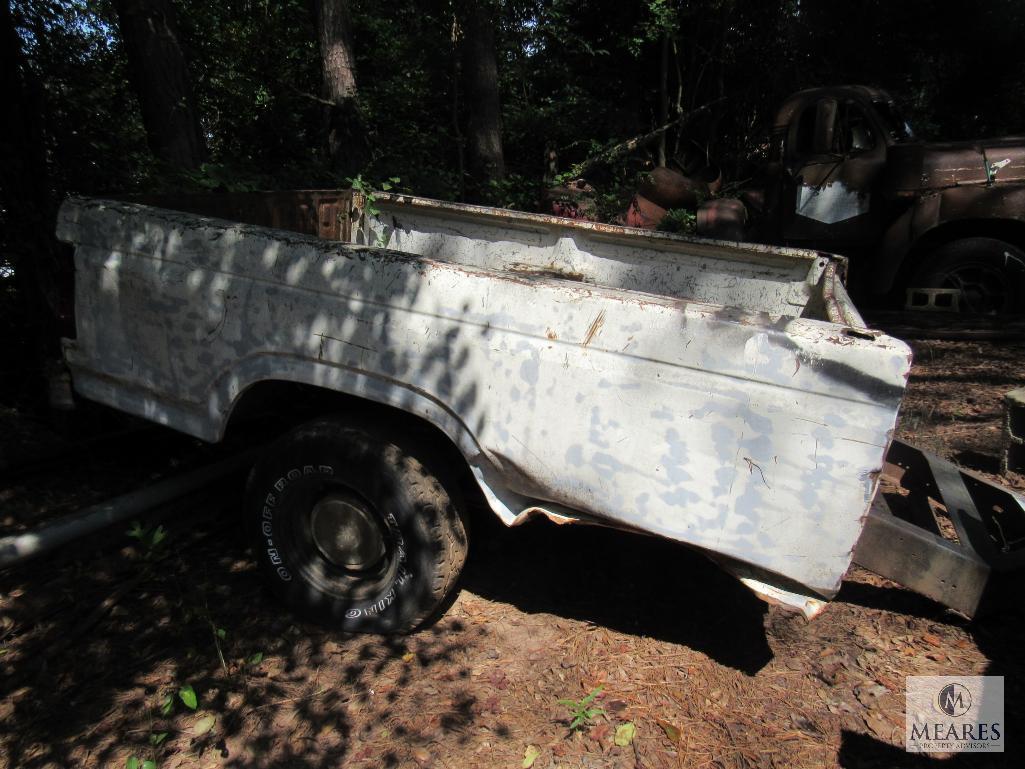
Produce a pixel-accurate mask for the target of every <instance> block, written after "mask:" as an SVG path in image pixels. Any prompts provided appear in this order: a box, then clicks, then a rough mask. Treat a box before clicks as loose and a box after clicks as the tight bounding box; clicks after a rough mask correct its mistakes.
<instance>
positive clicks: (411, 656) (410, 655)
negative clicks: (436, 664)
mask: <svg viewBox="0 0 1025 769" xmlns="http://www.w3.org/2000/svg"><path fill="white" fill-rule="evenodd" d="M415 659H416V655H415V654H413V652H406V653H405V654H403V655H402V661H403V662H412V661H413V660H415Z"/></svg>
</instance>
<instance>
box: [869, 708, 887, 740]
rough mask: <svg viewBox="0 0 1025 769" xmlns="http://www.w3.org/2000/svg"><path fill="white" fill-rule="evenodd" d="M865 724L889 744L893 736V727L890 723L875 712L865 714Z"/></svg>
mask: <svg viewBox="0 0 1025 769" xmlns="http://www.w3.org/2000/svg"><path fill="white" fill-rule="evenodd" d="M865 724H866V725H867V726H868V728H869V729H870V730H871V731H872V733H873V734H874V735H875V736H876V737H878V738H879V739H881V740H885V741H887V742H888V741H889V740H890V737H891V736H892V735H893V727H892V726H890V724H889V722H888V721H887V720H886V719H885V718H883V717H882V716H880V715H879V714H877V713H875V712H873V711H869V712H868V713H866V714H865Z"/></svg>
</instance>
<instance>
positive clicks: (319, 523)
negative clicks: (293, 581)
mask: <svg viewBox="0 0 1025 769" xmlns="http://www.w3.org/2000/svg"><path fill="white" fill-rule="evenodd" d="M375 518H376V516H375V515H374V513H373V512H372V511H371V510H369V509H368V508H367V506H366V505H365V504H364V503H363V502H362V501H360V500H358V499H356V498H354V497H352V496H350V495H347V494H344V493H338V492H335V493H331V494H328V495H327V496H325V497H324V498H322V499H321V500H320V501H319V502H318V503H317V504H316V505H314V507H313V511H312V512H311V513H310V529H311V531H312V533H313V542H314V544H315V545H316V546H317V549H318V550H320V553H321V555H323V556H324V557H325V558H326V559H327V560H328V561H330V562H331V563H333V564H334V565H335V566H340V567H341V568H343V569H352V570H354V571H364V570H366V569H369V568H371V567H373V566H375V565H376V564H377V563H378V562H379V561H380V560H381V558H383V557H384V553H385V546H384V537H383V536H382V533H381V529H380V527H379V526H378V525H377V523H376V522H375Z"/></svg>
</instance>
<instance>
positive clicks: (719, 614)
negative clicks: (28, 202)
mask: <svg viewBox="0 0 1025 769" xmlns="http://www.w3.org/2000/svg"><path fill="white" fill-rule="evenodd" d="M914 348H915V354H916V363H915V368H914V372H913V377H912V381H911V384H910V387H909V390H908V395H907V400H906V405H905V407H904V410H903V412H902V417H901V422H900V428H899V435H900V437H903V438H905V439H907V440H909V441H912V442H914V443H916V444H919V445H922V446H923V447H926V448H929V449H932V450H934V451H937V452H939V453H941V454H943V455H944V456H947V457H949V458H952V459H955V460H956V461H958V462H960V463H962V464H964V465H965V466H967V467H970V468H973V469H976V470H979V471H982V472H984V473H988V474H990V475H992V476H993V477H996V476H995V473H996V472H997V471H998V469H999V467H998V464H999V451H1000V448H1001V434H1000V420H1001V414H1002V396H1003V393H1004V392H1006V391H1007V390H1010V389H1012V388H1014V387H1017V386H1021V385H1022V384H1023V383H1025V382H1023V379H1025V372H1023V370H1022V361H1023V359H1025V358H1023V353H1025V342H1006V341H1004V342H942V341H930V342H917V343H914ZM115 426H116V425H115ZM104 429H106V430H109V429H110V425H109V424H108V425H105V428H104ZM62 445H63V444H62V441H61V439H60V438H59V437H56V436H55V435H53V433H52V432H51V431H50V429H49V428H48V427H47V426H45V425H42V424H38V423H35V422H33V421H31V420H30V419H28V418H26V417H25V416H24V415H23V414H20V413H18V412H16V411H14V410H12V409H6V410H2V409H0V452H2V454H0V478H4V476H3V473H4V472H5V469H9V468H11V467H13V466H15V465H17V466H18V468H19V469H17V470H16V471H13V472H7V474H6V477H5V478H4V479H2V480H0V533H9V532H11V531H16V530H19V529H22V528H24V527H26V526H29V525H31V524H32V523H33V522H36V521H39V520H42V519H45V518H47V517H50V516H53V515H56V514H59V513H61V512H66V511H68V510H73V509H76V508H78V507H80V506H82V505H85V504H88V503H90V502H93V501H98V500H102V499H105V498H107V497H110V496H112V495H113V494H116V493H120V492H122V491H125V490H128V489H131V488H135V487H138V486H141V485H144V484H145V483H146V482H147V481H148V480H149V479H151V478H154V477H157V476H160V475H164V474H167V473H169V472H174V471H176V470H177V469H178V468H181V467H187V466H189V465H191V464H194V463H199V462H202V461H204V460H205V459H206V458H207V454H208V453H209V451H210V450H209V449H207V448H205V447H202V446H200V445H199V444H197V443H196V442H194V441H191V440H189V439H186V438H182V437H179V436H174V435H171V434H167V433H164V432H161V431H154V430H144V431H142V432H133V431H131V430H128V431H127V432H125V433H124V434H123V435H120V436H119V437H117V438H116V439H114V440H107V441H99V442H96V443H93V444H88V446H87V448H86V449H85V450H82V449H79V450H78V451H76V452H75V453H72V454H69V455H66V456H63V457H58V458H57V459H50V460H47V461H44V462H40V463H36V464H34V465H33V464H32V463H31V462H30V461H29V460H30V459H31V456H32V455H33V453H34V452H36V453H39V452H44V453H46V452H49V453H51V454H52V453H53V452H54V451H59V449H60V448H61V446H62ZM1018 485H1019V487H1021V486H1022V484H1020V483H1019V484H1018ZM237 486H238V484H237V483H236V484H234V485H231V486H229V487H228V488H226V489H225V490H224V493H223V494H220V495H217V496H214V497H211V496H210V495H204V496H201V497H198V498H195V499H193V500H192V502H191V503H190V504H189V505H188V506H187V508H186V509H185V510H178V511H177V512H175V514H174V515H172V516H170V517H169V518H168V520H167V521H166V522H165V525H166V526H167V527H168V535H167V538H166V540H165V541H164V542H162V543H160V544H159V545H157V546H156V547H154V548H147V547H145V546H143V545H140V544H139V543H137V542H135V541H134V540H132V539H130V538H129V537H127V536H125V535H124V534H123V533H122V532H123V530H124V528H126V527H121V528H120V529H117V530H115V531H113V532H111V533H108V534H106V535H104V536H102V537H99V538H94V539H93V540H91V541H90V542H88V543H86V544H85V545H84V546H80V547H77V548H75V549H74V550H72V551H68V552H63V553H60V554H59V555H57V556H54V557H50V558H46V559H44V560H43V561H42V562H37V563H33V564H31V565H29V566H26V567H23V568H21V569H18V570H15V571H12V572H8V573H5V574H2V575H0V676H2V678H0V697H2V700H0V766H3V767H11V768H12V769H13V768H14V767H19V768H20V767H119V768H120V767H125V766H126V765H129V759H130V758H131V757H133V756H134V757H137V758H138V759H139V761H140V766H141V762H142V761H144V760H153V761H155V762H156V763H157V765H159V766H160V767H164V768H165V769H172V768H173V767H237V768H241V767H270V766H274V767H304V768H306V767H309V768H312V767H339V766H347V767H349V766H351V767H393V766H394V767H418V768H424V767H440V768H445V769H456V768H457V767H526V766H528V765H529V763H530V758H531V757H532V756H534V759H533V766H534V767H537V768H538V769H545V768H547V767H651V768H652V769H655V768H656V767H722V768H723V769H734V768H736V769H740V768H742V767H791V766H792V767H832V766H844V767H892V766H920V767H931V766H935V767H941V766H943V767H945V766H979V767H989V766H1000V765H1005V764H1008V765H1015V766H1021V765H1022V762H1021V756H1022V755H1025V754H1023V752H1022V750H1021V748H1020V745H1021V742H1022V740H1023V739H1025V737H1023V731H1022V729H1021V726H1022V724H1023V722H1025V719H1023V718H1022V715H1023V705H1022V697H1023V694H1025V686H1023V682H1025V679H1023V677H1022V674H1023V672H1025V671H1023V668H1025V663H1023V661H1022V657H1021V650H1022V649H1025V610H1023V606H1022V604H1021V603H1020V602H1019V603H1017V604H1016V605H1013V606H1010V607H1008V609H1007V610H1006V611H1005V612H1003V613H1002V614H1000V615H997V616H993V617H990V618H987V619H983V620H979V621H977V622H975V623H968V622H967V621H965V620H963V619H961V618H959V617H958V616H956V615H954V614H953V613H951V612H948V611H945V610H944V609H942V608H941V607H939V606H937V605H936V604H933V603H932V602H930V601H928V600H926V599H924V598H920V597H917V596H915V595H914V594H912V593H910V592H907V591H905V590H902V589H900V588H898V587H896V586H894V585H892V584H888V583H886V582H885V581H883V580H881V579H879V578H877V577H875V576H874V575H871V574H869V573H867V572H865V571H862V570H859V569H858V568H856V567H854V568H852V571H851V573H850V574H849V578H848V581H847V583H846V584H845V587H844V588H843V590H842V591H841V593H840V595H839V597H838V598H837V600H835V601H834V602H833V603H831V604H830V605H829V607H828V608H827V609H826V611H825V612H824V613H823V614H822V615H821V616H820V617H818V618H817V619H815V620H813V621H811V622H808V621H806V620H804V619H803V618H801V617H798V616H794V615H791V614H788V613H786V612H785V611H783V610H780V609H778V608H773V607H770V606H767V605H766V604H764V603H762V602H761V601H759V600H758V599H757V598H756V597H755V596H754V595H753V594H752V593H750V592H749V591H748V590H747V589H746V588H744V587H743V586H742V585H740V583H738V582H737V581H736V580H734V579H733V578H732V577H730V576H728V575H726V574H724V573H723V572H721V571H719V570H718V569H717V568H716V567H715V566H713V565H712V564H711V563H709V562H708V561H706V560H705V559H704V558H703V557H701V556H700V555H697V554H695V553H692V552H690V551H688V550H686V549H684V548H681V547H678V546H674V545H672V544H670V543H667V542H664V541H659V540H656V539H650V538H644V537H639V536H632V535H626V534H622V533H618V532H612V531H603V530H598V529H572V530H567V529H566V527H562V528H560V527H556V526H553V525H551V524H549V523H547V522H543V521H542V522H537V523H532V524H529V525H527V526H524V527H522V528H518V529H513V530H505V529H502V528H501V527H500V526H498V525H497V524H494V523H492V522H490V521H489V520H488V519H487V518H485V517H482V516H477V518H478V520H476V521H475V524H476V528H475V531H474V533H475V537H474V543H473V547H472V548H471V556H470V560H469V563H468V565H467V568H466V571H465V573H464V576H463V579H462V581H461V584H460V592H459V596H458V598H457V599H456V601H455V603H454V604H453V605H452V606H451V608H450V609H449V610H448V612H447V613H446V614H445V616H444V617H443V618H442V619H441V620H440V621H439V622H438V623H437V624H435V625H434V626H432V627H430V628H428V629H426V630H423V631H421V632H419V633H417V634H415V635H412V636H408V637H401V638H382V637H375V636H346V635H341V634H338V633H334V632H330V631H327V630H324V629H321V628H319V627H315V626H311V625H306V624H303V623H300V622H298V621H296V620H295V619H293V618H292V617H291V616H290V615H289V614H288V613H287V612H286V611H284V610H283V609H281V608H280V607H279V606H277V605H276V604H275V603H274V602H273V601H272V600H271V598H270V597H269V596H268V595H267V594H266V593H265V591H264V589H263V587H262V585H261V584H260V582H259V581H258V580H257V578H256V574H255V566H254V563H253V561H252V559H251V557H250V555H249V553H248V552H247V550H246V547H245V543H244V542H243V541H242V538H241V534H240V530H241V527H240V524H239V521H238V518H237V517H236V516H235V512H234V511H235V508H236V507H237V498H238V494H237V491H238V488H237ZM912 674H935V675H940V674H964V675H978V674H996V675H1004V676H1005V677H1006V678H1005V682H1006V687H1007V688H1006V697H1005V706H1006V721H1007V727H1006V734H1007V740H1006V741H1007V745H1008V753H1006V754H1003V755H989V756H980V755H974V756H961V757H955V758H954V759H952V760H945V759H944V758H943V757H935V756H932V757H930V756H915V755H911V754H907V753H905V752H904V749H903V734H904V685H905V684H904V677H905V676H907V675H912ZM189 687H191V688H189ZM598 687H601V689H600V692H599V694H598V695H597V697H596V699H595V705H596V706H597V707H600V708H601V709H602V711H603V712H602V713H601V714H598V715H595V717H594V718H593V719H592V722H591V723H590V724H587V725H585V726H583V727H582V728H580V729H577V730H574V731H571V730H570V729H569V728H568V721H569V719H568V709H567V708H566V707H565V706H564V705H560V704H559V703H558V700H560V699H573V700H579V699H581V698H583V697H584V696H585V695H587V694H588V693H589V692H591V691H593V690H594V689H596V688H598ZM183 689H184V690H185V692H186V694H185V697H184V698H183V697H181V696H179V693H180V692H182V690H183ZM189 692H194V695H195V709H191V708H190V707H189V706H188V704H186V702H185V700H186V699H188V700H190V701H191V697H190V696H189V694H188V693H189ZM628 724H631V725H633V728H634V736H633V739H632V741H630V742H629V744H626V745H617V744H616V737H617V734H618V735H619V737H620V740H619V742H627V740H626V739H625V737H626V736H627V733H628V732H629V731H630V729H629V727H627V726H626V725H628ZM623 727H626V728H623ZM1016 755H1017V756H1018V758H1017V759H1015V758H1014V757H1015V756H1016Z"/></svg>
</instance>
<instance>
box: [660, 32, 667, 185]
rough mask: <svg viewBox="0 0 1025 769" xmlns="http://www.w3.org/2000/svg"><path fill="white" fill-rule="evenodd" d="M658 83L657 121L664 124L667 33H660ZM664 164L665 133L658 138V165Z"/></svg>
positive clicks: (665, 114)
mask: <svg viewBox="0 0 1025 769" xmlns="http://www.w3.org/2000/svg"><path fill="white" fill-rule="evenodd" d="M659 74H660V75H661V77H660V78H659V84H658V122H659V123H660V124H661V125H665V124H666V123H668V122H669V33H668V32H664V33H663V34H662V62H661V68H660V73H659ZM665 164H666V134H665V133H663V134H662V135H661V136H659V138H658V165H659V167H661V168H664V167H665Z"/></svg>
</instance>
